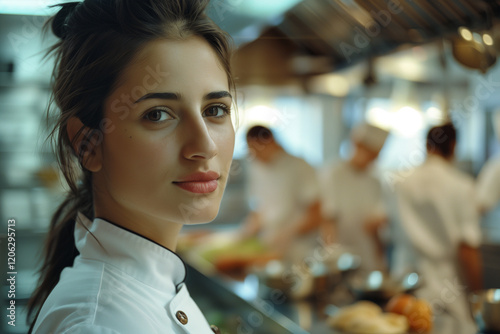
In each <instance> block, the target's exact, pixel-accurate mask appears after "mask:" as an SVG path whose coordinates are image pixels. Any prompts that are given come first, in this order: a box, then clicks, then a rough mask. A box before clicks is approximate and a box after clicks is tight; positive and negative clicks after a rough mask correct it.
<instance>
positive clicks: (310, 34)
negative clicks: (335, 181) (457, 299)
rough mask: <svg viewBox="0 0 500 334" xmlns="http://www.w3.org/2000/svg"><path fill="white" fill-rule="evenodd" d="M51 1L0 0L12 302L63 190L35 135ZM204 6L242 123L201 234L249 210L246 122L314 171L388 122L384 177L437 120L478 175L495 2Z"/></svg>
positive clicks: (492, 139)
mask: <svg viewBox="0 0 500 334" xmlns="http://www.w3.org/2000/svg"><path fill="white" fill-rule="evenodd" d="M53 3H56V1H49V0H44V1H42V0H31V1H30V0H17V1H10V0H3V1H0V219H1V220H0V235H1V236H2V238H1V242H2V245H1V254H2V258H1V261H2V262H1V266H0V267H1V268H2V270H1V271H2V275H4V272H5V270H4V269H3V268H6V246H5V234H6V231H7V226H6V224H7V220H8V219H10V218H15V219H16V230H17V234H16V237H17V240H16V242H17V243H16V245H17V247H16V251H17V254H16V255H17V263H16V264H17V271H18V275H17V278H18V281H17V292H18V294H17V297H18V298H19V299H20V300H22V299H24V298H26V297H28V295H29V293H30V292H31V289H32V288H33V284H34V281H35V277H36V269H37V265H39V263H40V262H39V260H40V259H39V254H40V249H41V245H42V240H43V237H44V233H45V232H46V230H47V227H48V223H49V218H50V216H51V214H52V212H53V210H54V208H55V207H56V206H57V205H58V203H59V201H60V200H61V199H62V197H63V194H64V186H62V185H61V182H60V180H59V175H58V172H57V165H56V164H55V162H54V155H53V154H52V152H51V150H50V146H49V145H48V143H47V142H46V141H45V138H46V136H47V135H48V128H47V121H46V106H47V102H48V101H49V97H50V96H49V94H50V71H51V67H52V60H51V59H44V54H45V51H46V50H47V48H48V47H49V46H50V45H51V44H52V43H53V42H54V38H53V37H52V36H50V34H47V35H46V36H44V35H43V33H42V26H43V22H44V20H45V19H46V16H47V15H50V14H51V13H53V10H51V9H48V8H47V6H48V5H50V4H53ZM209 14H210V16H211V17H212V18H213V20H215V21H216V22H217V23H218V24H219V25H220V26H221V27H222V28H223V29H224V30H226V31H227V32H229V33H230V34H231V36H232V37H233V40H234V44H235V45H236V46H237V52H236V55H235V59H234V72H235V73H236V76H237V80H238V81H237V82H238V115H239V124H238V132H237V142H236V149H235V153H234V158H235V161H234V164H233V171H232V175H231V179H230V183H229V185H228V187H227V190H226V193H225V196H224V198H223V203H222V207H221V210H220V214H219V216H218V218H217V219H216V221H215V222H213V223H212V224H211V225H210V226H203V228H213V229H223V228H225V227H226V226H234V225H238V224H240V223H241V222H242V220H243V219H244V218H245V216H246V214H247V213H248V211H249V208H248V207H249V205H248V203H247V198H246V190H245V175H246V174H245V172H246V167H247V164H246V159H247V148H246V142H245V133H246V130H247V129H248V127H249V126H251V125H254V124H264V125H268V126H269V127H271V128H272V129H273V130H274V131H275V134H276V136H277V138H278V140H279V141H280V143H282V145H283V147H284V148H285V149H286V150H287V151H288V152H290V153H291V154H294V155H297V156H299V157H302V158H304V159H305V160H306V161H307V162H309V163H310V164H311V165H313V166H314V167H316V168H318V169H319V168H321V167H322V166H324V165H325V164H327V163H329V162H332V161H337V160H339V159H342V158H346V157H347V156H348V155H349V152H350V144H349V140H348V139H349V132H350V129H351V128H352V127H353V126H354V125H355V124H357V123H359V122H360V121H362V120H366V121H368V122H370V123H372V124H375V125H378V126H380V127H384V128H386V129H390V130H391V134H390V136H389V138H388V140H387V142H386V145H385V146H384V148H383V151H382V152H381V155H380V157H379V159H378V161H377V167H378V168H379V170H380V171H381V175H388V174H384V172H393V171H405V170H409V169H411V168H414V167H416V166H418V165H419V164H420V163H421V162H422V161H423V159H424V155H423V154H422V152H423V148H422V142H423V139H424V136H425V134H426V131H427V130H428V129H429V127H431V126H433V125H435V124H439V123H441V122H442V120H443V119H445V118H446V117H448V116H449V117H451V119H452V120H453V121H454V124H455V126H456V127H457V130H458V134H459V138H458V148H457V149H458V151H457V161H456V163H457V165H458V166H459V168H460V169H462V170H463V171H465V172H467V173H469V174H470V175H472V176H473V177H477V175H478V173H479V171H480V170H481V168H482V167H483V165H484V164H485V162H486V161H487V160H488V159H490V158H492V157H494V156H495V155H497V154H500V63H498V62H497V55H498V54H500V23H499V22H500V20H499V19H500V1H498V0H495V1H493V0H492V1H487V0H440V1H428V0H413V1H403V0H401V1H397V0H394V1H387V0H213V1H212V3H211V7H210V10H209ZM382 182H386V184H385V185H389V186H390V184H388V183H390V182H391V180H390V179H389V178H387V179H385V180H384V178H382ZM194 228H196V227H191V229H194ZM482 228H483V231H484V235H485V244H487V245H488V247H490V246H492V245H493V246H492V247H493V248H491V247H490V248H487V250H485V252H486V253H487V254H486V253H485V254H486V255H485V268H486V270H489V271H488V272H489V274H488V275H486V278H485V280H487V284H486V285H488V286H490V287H497V288H500V286H499V285H500V283H499V281H500V274H499V271H500V265H499V263H500V255H499V254H498V251H497V250H498V249H499V248H494V245H495V244H500V209H499V208H498V207H497V208H496V209H495V210H493V211H491V212H490V213H488V214H487V215H485V216H484V218H483V222H482ZM485 249H486V248H485ZM491 249H493V250H491ZM495 256H496V260H495ZM1 277H2V278H3V276H1ZM2 282H5V280H3V279H2ZM2 284H3V283H2ZM495 285H496V286H495ZM5 296H6V293H4V290H2V293H1V298H2V300H3V298H4V297H5ZM2 308H3V306H2ZM2 314H3V313H2ZM19 322H20V323H22V322H23V319H19ZM4 323H5V322H4V321H3V320H2V325H3V324H4ZM6 330H7V328H5V327H4V328H0V332H2V331H4V332H5V331H6ZM9 330H11V331H12V328H10V329H9ZM15 330H18V331H15V332H16V333H17V332H18V333H22V332H23V329H22V328H21V327H18V329H15Z"/></svg>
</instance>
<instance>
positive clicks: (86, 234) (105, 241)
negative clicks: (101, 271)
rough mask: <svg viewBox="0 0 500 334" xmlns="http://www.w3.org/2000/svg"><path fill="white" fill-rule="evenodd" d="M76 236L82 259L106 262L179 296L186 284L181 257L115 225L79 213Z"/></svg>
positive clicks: (152, 285)
mask: <svg viewBox="0 0 500 334" xmlns="http://www.w3.org/2000/svg"><path fill="white" fill-rule="evenodd" d="M74 235H75V244H76V248H77V249H78V251H79V252H80V256H81V258H82V259H90V260H96V261H99V262H104V263H106V264H108V265H111V266H114V267H116V268H118V269H119V270H120V271H122V272H124V273H126V274H128V275H130V276H132V277H134V278H135V279H137V280H138V281H140V282H142V283H144V284H147V285H149V286H151V287H153V288H156V289H158V290H162V291H168V290H172V289H173V291H174V292H175V291H176V289H177V286H178V285H179V284H181V283H183V282H184V279H185V277H186V266H185V264H184V262H183V261H182V259H181V258H180V257H179V256H178V255H177V254H175V253H174V252H172V251H171V250H169V249H167V248H165V247H163V246H161V245H159V244H157V243H155V242H153V241H151V240H149V239H147V238H145V237H143V236H141V235H139V234H136V233H134V232H132V231H129V230H126V229H124V228H122V227H120V226H118V225H116V224H114V223H111V222H108V221H106V220H104V219H101V218H95V219H94V221H90V220H89V219H88V218H87V217H85V215H83V214H82V213H78V216H77V219H76V224H75V233H74Z"/></svg>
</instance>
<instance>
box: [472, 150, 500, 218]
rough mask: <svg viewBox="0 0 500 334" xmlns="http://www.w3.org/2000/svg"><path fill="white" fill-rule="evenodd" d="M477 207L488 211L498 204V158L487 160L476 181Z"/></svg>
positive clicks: (499, 160) (499, 187)
mask: <svg viewBox="0 0 500 334" xmlns="http://www.w3.org/2000/svg"><path fill="white" fill-rule="evenodd" d="M477 201H478V204H479V207H480V208H482V209H485V210H486V211H489V210H491V209H493V208H494V207H495V206H496V205H498V204H499V203H500V158H496V159H492V160H489V161H488V162H487V163H486V164H485V165H484V167H483V168H482V169H481V172H480V173H479V176H478V179H477Z"/></svg>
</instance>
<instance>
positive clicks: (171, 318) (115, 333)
mask: <svg viewBox="0 0 500 334" xmlns="http://www.w3.org/2000/svg"><path fill="white" fill-rule="evenodd" d="M84 226H85V227H84ZM74 235H75V243H76V247H77V249H78V251H79V252H80V255H78V256H77V257H76V258H75V261H74V264H73V266H72V267H67V268H65V269H64V270H63V271H62V273H61V277H60V280H59V282H58V283H57V285H56V286H55V288H54V289H53V290H52V292H51V293H50V295H49V297H48V298H47V300H46V301H45V303H44V304H43V306H42V309H41V311H40V314H39V316H38V319H37V321H36V324H35V327H34V333H35V334H56V333H57V334H66V333H67V334H142V333H147V334H166V333H195V334H199V333H213V331H212V330H211V329H210V326H209V324H208V323H207V321H206V320H205V318H204V316H203V314H202V313H201V311H200V309H199V308H198V306H197V305H196V304H195V302H194V301H193V300H192V299H191V297H190V295H189V292H188V290H187V288H186V286H185V284H184V283H183V281H184V278H185V276H186V268H185V265H184V262H183V261H182V260H181V259H180V258H179V257H178V256H177V255H176V254H175V253H173V252H171V251H170V250H168V249H167V248H164V247H162V246H160V245H159V244H156V243H155V242H152V241H150V240H148V239H146V238H144V237H142V236H140V235H138V234H135V233H133V232H130V231H128V230H126V229H124V228H121V227H119V226H117V225H114V224H112V223H109V222H107V221H105V220H103V219H99V218H96V219H94V221H93V222H91V221H90V220H88V219H87V218H86V217H85V216H83V215H82V214H79V215H78V219H77V224H76V225H75V233H74ZM186 320H187V321H186Z"/></svg>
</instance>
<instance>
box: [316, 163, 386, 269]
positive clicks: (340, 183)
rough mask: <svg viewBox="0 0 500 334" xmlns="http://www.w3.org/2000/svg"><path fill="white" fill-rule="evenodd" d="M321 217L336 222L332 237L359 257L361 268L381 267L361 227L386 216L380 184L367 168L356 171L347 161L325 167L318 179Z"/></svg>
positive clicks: (371, 241)
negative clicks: (319, 183) (320, 195)
mask: <svg viewBox="0 0 500 334" xmlns="http://www.w3.org/2000/svg"><path fill="white" fill-rule="evenodd" d="M321 194H322V200H321V207H322V213H323V215H324V217H326V218H328V219H333V220H335V222H336V232H337V235H336V238H337V241H338V242H340V243H341V244H342V245H343V246H345V247H346V248H348V249H349V250H351V251H352V252H354V253H357V254H358V255H360V256H361V258H362V268H363V269H365V270H375V269H381V268H382V266H383V264H382V263H381V261H380V259H379V258H378V257H377V255H376V254H377V253H376V245H375V242H374V241H373V238H372V237H370V236H369V235H368V234H367V233H366V232H365V229H364V224H365V223H366V222H367V221H368V220H369V219H376V218H381V217H385V216H386V210H385V206H384V202H383V196H382V187H381V185H380V182H379V180H378V178H377V177H376V176H375V175H374V173H373V171H372V170H371V169H367V170H358V169H355V168H354V167H352V166H351V165H350V164H349V163H348V162H347V161H343V162H340V163H337V164H335V165H333V166H329V167H327V168H325V170H324V171H323V177H322V179H321Z"/></svg>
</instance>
